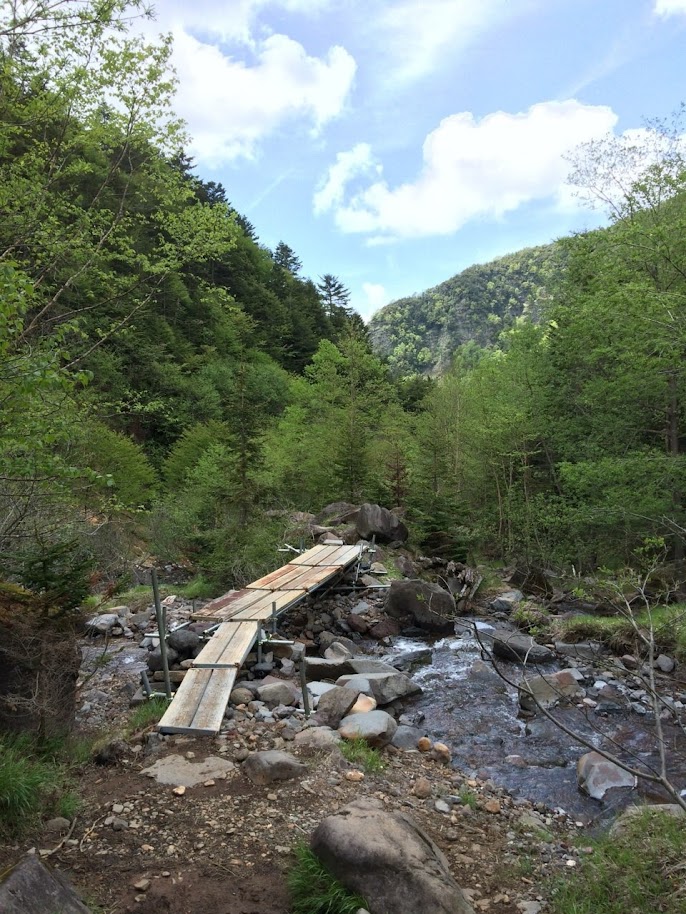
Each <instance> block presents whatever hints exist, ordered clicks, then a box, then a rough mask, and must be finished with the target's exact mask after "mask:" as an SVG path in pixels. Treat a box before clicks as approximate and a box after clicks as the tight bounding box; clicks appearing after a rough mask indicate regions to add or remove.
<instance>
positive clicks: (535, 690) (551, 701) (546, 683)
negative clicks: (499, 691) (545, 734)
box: [519, 670, 583, 712]
mask: <svg viewBox="0 0 686 914" xmlns="http://www.w3.org/2000/svg"><path fill="white" fill-rule="evenodd" d="M581 694H583V689H582V688H581V687H580V685H579V683H578V682H577V679H576V676H574V675H573V673H572V672H571V671H570V670H560V671H559V672H557V673H549V674H547V675H546V676H528V677H526V678H525V679H523V680H522V681H521V683H520V684H519V704H520V706H521V707H522V709H523V710H525V711H531V712H536V711H537V710H538V708H539V707H543V708H554V707H555V705H556V704H558V702H560V701H561V700H562V699H563V698H574V697H576V696H577V695H581Z"/></svg>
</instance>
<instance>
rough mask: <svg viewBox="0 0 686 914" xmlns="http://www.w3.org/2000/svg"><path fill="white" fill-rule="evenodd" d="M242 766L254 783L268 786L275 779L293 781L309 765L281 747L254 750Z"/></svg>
mask: <svg viewBox="0 0 686 914" xmlns="http://www.w3.org/2000/svg"><path fill="white" fill-rule="evenodd" d="M242 767H243V771H244V773H245V774H247V776H248V777H249V778H250V780H251V781H252V782H253V784H257V785H258V786H260V787H266V785H267V784H272V783H273V782H274V781H291V780H293V778H297V777H300V775H301V774H304V773H305V772H306V771H307V765H303V763H302V762H299V761H298V760H297V758H295V757H294V756H292V755H290V754H289V753H288V752H281V751H280V750H279V749H268V750H267V751H266V752H252V753H251V754H250V755H249V756H248V757H247V759H246V760H245V761H244V762H243V766H242Z"/></svg>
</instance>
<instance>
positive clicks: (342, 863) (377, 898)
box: [311, 798, 473, 914]
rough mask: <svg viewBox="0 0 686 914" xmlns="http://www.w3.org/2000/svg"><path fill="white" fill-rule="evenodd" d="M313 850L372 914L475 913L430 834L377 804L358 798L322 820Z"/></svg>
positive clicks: (401, 815) (409, 820)
mask: <svg viewBox="0 0 686 914" xmlns="http://www.w3.org/2000/svg"><path fill="white" fill-rule="evenodd" d="M311 846H312V850H313V851H314V853H315V854H316V855H317V856H318V857H319V859H320V860H321V861H322V863H323V864H324V866H325V867H326V868H327V869H328V870H329V871H330V872H331V873H332V874H333V875H334V876H335V877H336V879H338V880H339V881H340V882H341V883H342V884H343V885H344V886H345V888H347V889H348V891H351V892H357V893H359V894H360V895H362V896H363V897H364V898H366V899H368V907H369V909H370V911H371V912H372V914H418V912H420V911H422V912H424V911H425V912H427V914H428V912H431V914H473V909H472V908H471V906H470V905H469V903H468V902H467V900H466V898H465V896H464V894H463V893H462V890H461V889H460V887H459V886H458V884H457V883H456V882H455V880H454V879H453V877H452V875H451V873H450V870H449V867H448V861H447V860H446V858H445V856H444V855H443V854H442V853H441V851H440V850H439V849H438V848H437V847H436V845H435V844H434V843H433V841H431V839H430V838H429V836H428V835H427V834H426V833H425V832H424V831H423V830H422V829H421V828H420V827H419V826H418V825H417V824H416V823H415V822H414V821H413V820H412V819H410V818H409V816H406V815H404V814H402V813H391V812H386V810H385V809H384V808H383V804H382V803H381V802H380V801H379V800H375V799H371V798H364V799H360V800H357V801H355V802H354V803H350V804H349V805H348V806H345V807H344V808H343V809H341V810H339V811H338V812H337V813H336V814H335V815H333V816H329V817H327V818H326V819H324V821H323V822H321V823H320V825H319V826H318V827H317V829H316V830H315V832H314V834H313V836H312V842H311Z"/></svg>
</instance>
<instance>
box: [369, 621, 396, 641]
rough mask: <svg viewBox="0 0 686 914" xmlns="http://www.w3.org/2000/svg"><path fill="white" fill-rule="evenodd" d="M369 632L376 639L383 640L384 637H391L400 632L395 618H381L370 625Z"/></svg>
mask: <svg viewBox="0 0 686 914" xmlns="http://www.w3.org/2000/svg"><path fill="white" fill-rule="evenodd" d="M369 634H370V635H371V637H372V638H375V639H376V640H377V641H383V639H384V638H393V637H395V635H399V634H400V624H399V623H398V622H396V620H395V619H382V620H381V621H380V622H377V623H376V625H372V627H371V628H370V629H369Z"/></svg>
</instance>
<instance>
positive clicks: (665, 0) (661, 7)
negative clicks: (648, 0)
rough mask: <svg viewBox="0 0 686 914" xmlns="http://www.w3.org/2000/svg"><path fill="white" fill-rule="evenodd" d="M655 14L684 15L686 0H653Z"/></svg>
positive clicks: (685, 13) (685, 14)
mask: <svg viewBox="0 0 686 914" xmlns="http://www.w3.org/2000/svg"><path fill="white" fill-rule="evenodd" d="M655 14H656V15H657V16H678V15H679V14H681V15H684V16H686V0H655Z"/></svg>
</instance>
